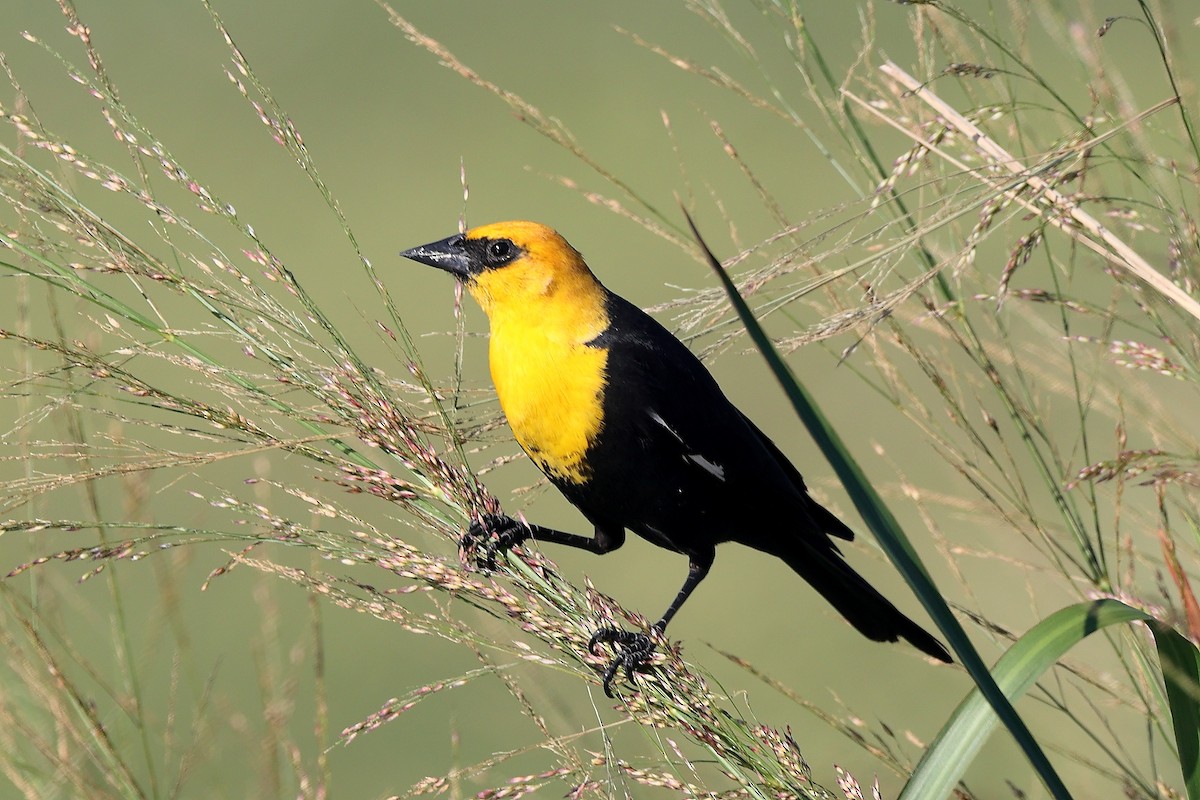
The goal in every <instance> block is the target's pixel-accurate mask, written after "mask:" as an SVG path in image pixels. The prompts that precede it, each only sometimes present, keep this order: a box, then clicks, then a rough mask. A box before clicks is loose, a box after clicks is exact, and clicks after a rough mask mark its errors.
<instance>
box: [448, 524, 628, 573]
mask: <svg viewBox="0 0 1200 800" xmlns="http://www.w3.org/2000/svg"><path fill="white" fill-rule="evenodd" d="M528 539H533V540H535V541H538V542H553V543H554V544H563V545H567V546H568V547H578V548H579V549H581V550H588V551H590V552H592V553H596V554H598V555H604V554H605V553H611V552H612V551H613V550H616V549H617V548H618V547H620V546H621V545H622V544H624V543H625V529H624V528H622V527H621V526H619V525H617V526H611V525H597V526H596V535H595V536H593V537H589V536H580V535H579V534H577V533H565V532H563V531H556V530H554V529H553V528H544V527H542V526H541V525H531V524H530V523H528V522H522V521H520V520H517V519H513V518H512V517H510V516H508V515H506V514H484V515H483V516H482V517H479V518H477V519H473V520H471V525H470V527H469V528H467V532H466V533H465V534H463V537H462V538H461V539H459V541H458V548H459V551H460V552H462V553H464V554H472V555H474V556H475V559H476V563H478V564H479V565H481V566H483V567H485V568H487V569H493V570H494V569H495V568H496V556H497V555H498V554H499V553H503V552H507V551H508V550H509V549H510V548H513V547H516V546H517V545H519V544H521V543H522V542H524V541H526V540H528ZM481 551H482V552H481Z"/></svg>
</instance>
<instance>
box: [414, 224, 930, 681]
mask: <svg viewBox="0 0 1200 800" xmlns="http://www.w3.org/2000/svg"><path fill="white" fill-rule="evenodd" d="M401 255H403V256H405V257H407V258H410V259H412V260H414V261H419V262H421V263H422V264H428V265H430V266H433V267H437V268H439V269H442V270H445V271H446V272H449V273H450V274H452V275H454V276H455V277H457V278H458V279H459V280H461V281H463V282H464V283H465V284H466V287H467V290H468V291H469V292H470V293H471V295H472V296H473V297H474V298H475V299H476V300H477V301H478V302H479V305H481V306H482V307H483V310H484V311H485V312H486V313H487V316H488V320H489V322H490V324H491V343H490V349H489V355H490V362H491V371H492V380H493V381H494V382H495V384H496V392H497V394H498V395H499V398H500V405H501V407H502V408H503V409H504V413H505V415H506V416H507V417H508V422H509V424H510V425H511V426H512V430H513V433H514V434H515V435H516V438H517V442H518V443H519V444H520V445H521V447H522V448H523V449H524V450H525V452H526V453H528V454H529V457H530V458H531V459H532V460H533V462H534V463H535V464H537V465H538V467H540V468H541V470H542V471H543V472H544V473H546V476H547V477H548V478H549V479H550V481H551V482H552V483H553V484H554V485H555V486H557V487H558V489H559V490H560V491H561V492H562V493H563V494H564V495H565V496H566V498H567V499H568V500H570V501H571V503H572V504H574V505H575V506H576V507H577V508H578V509H579V510H580V511H582V512H583V515H584V516H585V517H587V518H588V521H590V522H591V523H592V525H593V526H595V536H594V537H592V538H588V537H587V536H580V535H577V534H572V533H563V532H562V531H556V530H552V529H549V528H544V527H541V526H539V525H527V524H524V523H521V522H517V521H515V520H513V519H511V518H509V517H504V516H494V517H488V518H484V519H480V520H476V521H475V522H473V523H472V525H471V528H470V530H469V531H468V534H467V536H468V542H470V543H473V544H484V546H485V547H488V546H490V547H491V548H492V549H491V550H490V551H489V552H490V557H492V558H494V555H495V552H496V548H501V549H503V548H508V547H512V546H513V545H516V544H519V543H520V542H522V541H525V540H526V539H529V538H533V539H535V540H537V541H543V542H557V543H559V544H565V545H570V546H572V547H579V548H582V549H584V550H590V551H591V552H593V553H608V552H611V551H613V550H616V549H617V548H618V547H620V546H621V545H622V544H623V543H624V541H625V531H626V530H631V531H633V532H634V533H636V534H638V535H639V536H641V537H643V538H645V539H648V540H649V541H651V542H653V543H654V544H657V545H659V546H660V547H665V548H667V549H670V550H674V551H676V552H678V553H683V554H684V555H686V556H687V557H688V560H689V562H690V563H689V566H688V575H687V579H686V580H685V581H684V583H683V588H681V589H680V590H679V595H678V596H677V597H676V598H675V600H674V601H673V602H672V603H671V605H670V606H669V607H668V608H667V611H666V613H664V614H663V616H662V619H660V620H659V621H658V622H657V623H655V625H654V627H655V628H657V629H658V630H659V631H660V632H661V631H663V630H664V629H665V628H666V627H667V623H669V622H670V621H671V618H672V617H673V616H675V612H677V611H678V610H679V608H680V606H682V605H683V603H684V601H685V600H687V598H688V596H689V595H690V594H691V593H692V592H693V591H694V590H695V588H696V586H697V585H698V584H699V583H700V581H702V580H703V579H704V576H705V575H707V574H708V570H709V568H710V567H711V566H712V563H713V558H714V557H715V555H716V546H717V545H718V544H720V543H721V542H740V543H742V544H744V545H748V546H750V547H753V548H754V549H756V550H761V551H763V552H765V553H769V554H771V555H773V556H777V557H779V558H781V559H783V560H784V561H785V562H786V563H787V564H788V566H790V567H791V568H792V569H794V570H795V571H796V572H797V573H799V574H800V577H802V578H804V579H805V580H806V581H808V582H809V583H810V584H812V586H813V587H814V588H815V589H816V590H817V591H818V592H820V593H821V595H823V596H824V597H825V599H826V600H828V601H829V602H830V603H832V604H833V606H834V608H836V609H837V610H838V611H839V612H841V613H842V615H843V616H845V618H846V619H847V620H848V621H849V622H850V624H851V625H853V626H854V627H855V628H857V629H858V630H859V631H860V632H862V633H863V634H864V635H865V636H867V637H868V638H870V639H874V640H875V641H887V642H894V641H896V640H897V639H898V638H900V637H904V638H905V639H907V640H908V641H910V642H911V643H912V644H914V645H915V646H916V647H917V648H919V649H920V650H922V651H924V652H925V653H928V654H929V655H930V656H933V657H934V658H936V659H939V660H942V661H949V660H950V656H949V654H948V653H947V652H946V649H945V648H944V647H943V646H942V645H941V643H939V642H938V641H937V639H935V638H934V637H933V636H931V635H930V634H929V633H927V632H926V631H925V630H923V629H922V628H921V627H920V626H919V625H917V624H916V623H915V622H913V621H912V620H910V619H908V618H907V617H906V616H904V615H903V614H902V613H900V611H899V610H897V609H896V607H895V606H893V605H892V604H891V603H890V602H888V601H887V600H886V599H885V598H884V597H883V595H881V594H880V593H879V592H877V591H876V590H875V589H874V588H872V587H871V585H870V584H868V583H867V582H866V580H864V579H863V577H862V576H860V575H859V574H858V573H857V572H855V571H854V570H853V569H851V568H850V566H849V565H848V564H846V562H845V561H844V560H843V559H842V554H841V551H840V550H839V549H838V547H837V545H835V544H834V543H833V541H832V539H831V538H830V537H837V538H839V539H845V540H850V539H853V538H854V534H853V532H852V531H851V530H850V529H849V528H847V527H846V526H845V525H844V524H843V523H842V522H841V520H839V519H838V518H837V517H835V516H834V515H833V514H832V513H830V512H829V511H828V510H827V509H825V508H823V507H822V506H821V505H819V504H818V503H817V502H816V501H815V500H813V499H812V498H811V497H810V496H809V494H808V489H807V487H806V486H805V485H804V479H803V478H802V477H801V476H800V473H799V472H798V471H797V470H796V468H795V467H794V466H792V464H791V462H789V461H788V460H787V458H786V457H785V456H784V455H783V453H781V452H780V450H779V448H778V447H776V446H775V444H774V443H773V442H772V441H771V440H770V439H768V438H767V437H766V436H765V435H764V434H763V433H762V431H760V430H759V429H758V428H757V427H756V426H755V425H754V423H753V422H751V421H750V420H749V419H748V418H747V417H746V416H745V415H744V414H742V413H741V412H740V411H738V409H737V408H735V407H734V405H733V404H732V403H731V402H729V400H728V399H727V398H726V397H725V395H724V393H722V391H721V389H720V387H719V386H718V385H717V383H716V381H715V380H713V377H712V376H711V375H710V374H709V372H708V370H707V369H705V368H704V365H703V364H701V363H700V360H699V359H697V358H696V357H695V356H694V355H693V354H692V353H691V351H689V350H688V349H687V347H686V346H685V345H684V344H683V343H682V342H680V341H679V340H678V339H676V338H675V337H674V336H672V335H671V334H670V333H669V332H668V331H667V330H666V328H664V327H663V326H662V325H660V324H659V323H658V322H656V321H655V320H654V319H652V318H651V317H650V316H649V315H647V314H646V313H645V312H643V311H642V310H641V309H639V308H638V307H637V306H635V305H633V304H632V303H630V302H628V301H627V300H624V299H622V298H620V297H618V296H617V295H615V294H613V293H612V292H610V291H609V290H608V289H606V288H605V287H604V285H603V284H601V283H600V281H598V280H597V279H596V277H595V275H593V274H592V272H591V270H590V269H588V266H587V264H586V263H584V260H583V257H582V256H581V255H580V254H579V253H578V252H577V251H576V250H575V248H573V247H571V245H570V244H568V243H567V241H566V240H565V239H563V238H562V237H561V236H560V235H559V234H558V233H556V232H555V231H553V230H551V229H550V228H547V227H546V226H544V225H539V224H537V223H534V222H501V223H496V224H493V225H485V226H482V227H479V228H474V229H473V230H470V231H468V232H467V233H465V234H458V235H455V236H450V237H449V238H446V239H442V240H441V241H437V242H433V243H431V244H427V245H422V246H421V247H414V248H413V249H411V250H406V251H404V252H403V253H402V254H401ZM488 542H490V543H491V544H490V545H488V544H487V543H488ZM600 643H610V644H613V645H615V646H617V647H618V648H619V650H618V655H617V657H616V658H615V659H614V660H613V662H612V663H611V665H610V666H609V668H608V670H607V671H606V673H605V675H604V690H605V692H606V693H610V684H611V681H612V678H613V675H614V674H615V672H616V670H617V668H618V667H619V666H624V668H625V671H626V673H627V674H628V675H629V676H630V677H632V672H633V670H634V669H635V668H638V667H640V666H642V665H643V664H644V663H645V661H646V659H647V658H648V656H649V655H650V653H651V652H652V650H653V643H652V641H651V640H650V638H649V637H647V636H646V635H644V634H641V633H630V632H628V631H622V630H618V629H615V628H602V629H601V630H599V631H597V632H596V634H595V635H594V636H593V637H592V641H591V643H590V645H589V647H590V648H592V649H594V648H595V647H596V646H597V645H598V644H600ZM610 696H611V693H610Z"/></svg>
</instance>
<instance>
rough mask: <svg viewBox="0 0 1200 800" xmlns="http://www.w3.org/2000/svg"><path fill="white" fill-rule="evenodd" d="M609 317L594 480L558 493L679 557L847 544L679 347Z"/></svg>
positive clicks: (617, 305)
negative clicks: (707, 547)
mask: <svg viewBox="0 0 1200 800" xmlns="http://www.w3.org/2000/svg"><path fill="white" fill-rule="evenodd" d="M608 310H609V318H610V325H609V328H608V330H606V331H605V333H604V334H602V335H601V336H600V337H599V338H598V339H597V340H596V341H595V342H593V345H594V346H597V347H603V348H605V349H607V350H608V354H609V356H608V367H607V369H608V383H607V387H606V390H605V398H604V427H603V428H602V430H601V432H600V435H599V437H598V439H597V441H596V443H595V444H594V446H593V447H592V449H591V450H590V451H589V454H588V458H587V462H588V464H589V466H590V468H591V473H592V474H591V479H590V480H589V485H588V487H587V491H586V496H580V493H579V492H578V491H572V490H571V487H561V488H562V489H563V491H564V492H565V493H566V494H567V495H568V497H569V498H570V499H571V500H572V501H573V502H575V504H576V505H578V506H579V507H580V508H581V509H582V510H583V511H584V513H585V514H587V515H588V516H589V517H592V518H593V521H599V520H601V519H604V520H608V521H610V522H617V523H620V524H622V525H624V526H625V527H627V528H629V529H630V530H633V531H634V532H636V533H639V534H641V535H642V536H645V537H646V538H649V539H651V540H652V541H656V542H657V543H658V544H661V545H664V546H667V547H671V548H673V549H676V550H681V551H684V552H686V551H687V550H688V549H689V546H690V545H691V544H693V543H697V542H703V543H705V544H714V543H716V542H721V541H738V542H742V543H743V544H747V545H749V546H751V547H755V548H757V549H761V550H766V551H768V552H776V551H778V549H779V545H781V544H783V542H781V541H780V540H781V539H791V538H793V537H796V536H797V535H798V538H801V539H803V540H807V541H808V543H809V544H810V545H811V546H817V547H818V548H819V549H822V550H824V549H827V548H830V547H832V543H831V542H829V540H828V539H827V538H826V537H825V535H824V534H832V535H834V536H838V537H841V538H845V539H848V538H851V537H852V536H853V534H852V533H851V532H850V530H849V529H848V528H846V526H845V525H844V524H842V523H841V522H840V521H839V520H837V518H836V517H834V516H833V515H832V514H831V513H830V512H828V511H826V510H825V509H824V508H822V507H821V506H819V505H818V504H817V503H816V502H815V501H813V500H812V498H810V497H809V496H808V490H807V487H806V486H805V484H804V479H803V478H802V477H801V475H800V473H799V472H798V471H797V470H796V468H795V467H794V466H792V464H791V462H789V461H788V460H787V458H786V457H785V456H784V455H783V453H781V452H780V450H779V448H778V447H776V446H775V444H774V443H772V442H771V440H770V439H768V438H767V437H766V436H765V435H764V434H763V433H762V432H761V431H760V430H759V429H758V428H757V427H755V425H754V424H753V423H752V422H750V420H748V419H747V418H746V417H745V416H744V415H743V414H742V413H741V412H740V411H738V409H737V408H736V407H735V406H734V405H733V404H732V403H730V401H729V400H728V398H726V397H725V394H724V392H722V391H721V389H720V387H719V386H718V385H717V383H716V381H715V380H714V379H713V377H712V376H711V375H710V374H709V372H708V370H707V369H706V368H705V367H704V365H703V364H701V363H700V361H699V359H697V358H696V357H695V355H693V354H692V352H691V351H690V350H688V349H687V347H686V346H685V345H684V344H683V343H681V342H680V341H679V340H678V339H676V338H675V337H674V336H673V335H671V334H670V333H669V332H668V331H667V330H666V329H665V328H663V327H662V326H661V325H660V324H659V323H658V322H656V321H655V320H654V319H653V318H651V317H650V316H649V315H647V314H646V313H645V312H643V311H642V310H641V309H639V308H637V307H636V306H634V305H632V304H631V303H629V302H627V301H625V300H623V299H622V298H620V297H617V296H616V295H610V299H609V306H608ZM573 495H575V496H573Z"/></svg>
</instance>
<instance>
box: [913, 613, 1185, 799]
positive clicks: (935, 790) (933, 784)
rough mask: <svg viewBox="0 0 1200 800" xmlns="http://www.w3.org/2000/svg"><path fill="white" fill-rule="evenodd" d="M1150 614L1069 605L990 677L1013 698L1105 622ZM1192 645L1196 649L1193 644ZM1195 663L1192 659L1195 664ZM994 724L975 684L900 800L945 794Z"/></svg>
mask: <svg viewBox="0 0 1200 800" xmlns="http://www.w3.org/2000/svg"><path fill="white" fill-rule="evenodd" d="M1148 618H1149V617H1148V616H1147V615H1146V613H1145V612H1143V611H1139V610H1137V609H1135V608H1132V607H1130V606H1127V605H1125V604H1124V603H1121V602H1118V601H1116V600H1097V601H1095V602H1089V603H1079V604H1077V605H1073V606H1068V607H1067V608H1064V609H1062V610H1060V611H1056V612H1055V613H1053V614H1051V615H1050V616H1049V617H1046V619H1044V620H1042V621H1041V622H1039V623H1038V624H1037V625H1035V626H1033V627H1032V628H1031V629H1030V630H1029V631H1028V632H1027V633H1026V634H1025V635H1024V636H1022V637H1021V638H1020V639H1018V640H1017V642H1016V644H1014V645H1013V646H1012V647H1010V648H1009V649H1008V652H1006V653H1005V654H1004V655H1003V656H1001V657H1000V660H999V661H997V662H996V666H995V668H993V670H992V677H993V678H994V679H995V681H996V684H997V685H999V686H1000V688H1001V690H1002V691H1003V692H1004V694H1005V696H1006V697H1007V698H1008V699H1009V700H1010V701H1011V700H1015V699H1017V698H1018V697H1020V696H1021V695H1023V694H1024V693H1025V692H1026V691H1028V689H1029V687H1030V686H1032V685H1033V684H1034V682H1035V681H1037V679H1038V678H1039V677H1041V676H1042V675H1043V674H1044V673H1045V672H1046V671H1047V670H1049V669H1050V668H1051V667H1053V666H1054V664H1055V663H1056V662H1057V661H1058V660H1059V659H1060V658H1062V656H1063V654H1064V653H1066V652H1067V651H1068V650H1070V649H1071V648H1072V647H1074V646H1075V645H1076V644H1078V643H1079V642H1080V641H1082V640H1083V639H1085V638H1086V637H1087V636H1089V635H1090V634H1092V633H1095V632H1096V631H1098V630H1100V629H1101V628H1105V627H1107V626H1109V625H1118V624H1121V623H1127V622H1133V621H1135V620H1146V619H1148ZM1172 633H1174V632H1173V631H1172ZM1175 636H1176V637H1178V636H1179V635H1178V634H1175ZM1180 638H1182V637H1180ZM1185 644H1186V642H1185ZM1189 646H1190V645H1189ZM1191 649H1192V650H1193V652H1194V651H1195V648H1194V647H1193V648H1191ZM1195 663H1196V662H1195V660H1194V659H1193V662H1192V664H1193V668H1194V667H1195ZM997 722H998V719H997V718H996V714H995V713H994V712H993V710H992V708H991V706H990V705H989V704H988V702H987V700H985V699H984V698H983V695H982V694H981V693H980V691H979V689H978V688H976V689H973V690H972V691H971V693H970V694H968V695H967V697H966V698H965V699H964V700H963V701H962V703H960V704H959V706H958V708H956V709H955V710H954V714H952V715H951V717H950V721H949V722H947V723H946V725H945V727H943V728H942V730H941V732H940V733H939V734H938V736H937V739H935V740H934V742H933V744H931V745H930V746H929V749H928V750H926V751H925V755H924V756H923V757H922V758H921V761H920V763H919V764H917V768H916V770H915V771H914V772H913V775H912V778H911V779H910V780H909V782H908V784H907V785H906V786H905V787H904V791H903V792H902V793H901V794H900V800H914V799H915V798H942V797H948V796H949V795H950V793H951V792H952V791H953V790H954V787H955V785H957V783H958V782H959V780H960V779H961V778H962V776H963V773H964V772H966V769H967V767H968V766H969V765H970V763H971V761H972V760H973V759H974V758H975V756H976V754H977V753H978V752H979V749H980V748H981V747H983V743H984V742H985V741H987V737H988V734H989V733H991V731H992V729H994V728H995V727H996V723H997ZM1194 734H1195V731H1193V735H1194Z"/></svg>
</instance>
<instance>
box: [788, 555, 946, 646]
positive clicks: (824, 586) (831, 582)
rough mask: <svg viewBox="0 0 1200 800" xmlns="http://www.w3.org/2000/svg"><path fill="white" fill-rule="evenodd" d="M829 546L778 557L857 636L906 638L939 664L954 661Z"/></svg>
mask: <svg viewBox="0 0 1200 800" xmlns="http://www.w3.org/2000/svg"><path fill="white" fill-rule="evenodd" d="M821 539H822V540H823V541H822V544H827V545H828V547H827V548H826V547H821V546H820V545H817V547H813V546H811V545H809V544H808V543H807V542H805V543H800V544H798V546H796V547H795V548H794V549H792V551H791V552H789V553H786V554H783V553H781V554H779V556H780V557H781V558H782V559H783V560H784V561H785V562H787V565H788V566H789V567H791V568H792V569H794V570H796V573H797V574H798V575H799V576H800V577H801V578H804V580H806V581H808V582H809V584H811V585H812V587H813V588H814V589H816V590H817V591H818V592H820V593H821V596H822V597H824V598H825V599H826V600H828V601H829V603H830V604H831V605H832V606H833V607H834V608H836V609H837V610H838V611H839V612H840V613H841V615H842V616H843V617H845V618H846V621H847V622H849V623H850V624H851V625H853V626H854V627H855V628H857V629H858V631H859V633H861V634H862V635H863V636H866V637H867V638H868V639H871V640H873V641H876V642H894V641H896V640H897V639H900V638H904V639H907V640H908V641H909V642H910V643H912V645H913V646H914V647H916V648H917V649H918V650H920V651H921V652H923V653H926V654H928V655H930V656H932V657H933V658H936V659H937V660H939V661H944V662H946V663H951V662H952V661H953V660H954V659H952V658H951V657H950V653H949V652H948V651H947V650H946V648H945V647H944V646H943V645H942V643H941V642H939V641H938V640H937V639H936V638H934V636H933V635H932V634H930V633H929V632H928V631H926V630H925V629H924V628H922V627H921V626H920V625H918V624H917V623H915V622H913V621H912V620H911V619H909V618H908V617H906V616H904V615H903V614H902V613H900V610H899V609H898V608H896V607H895V606H894V605H892V604H891V602H889V601H888V599H887V598H886V597H884V596H883V595H881V594H880V593H879V592H878V591H876V590H875V587H873V586H871V584H869V583H867V581H866V579H865V578H863V576H861V575H859V574H858V573H857V572H855V571H854V570H853V568H851V566H850V565H849V564H847V563H846V562H845V561H843V560H842V556H841V553H839V552H838V550H837V548H835V547H834V546H833V543H832V542H830V541H829V540H828V539H825V538H824V537H821Z"/></svg>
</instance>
